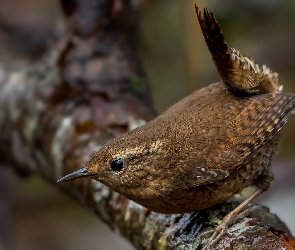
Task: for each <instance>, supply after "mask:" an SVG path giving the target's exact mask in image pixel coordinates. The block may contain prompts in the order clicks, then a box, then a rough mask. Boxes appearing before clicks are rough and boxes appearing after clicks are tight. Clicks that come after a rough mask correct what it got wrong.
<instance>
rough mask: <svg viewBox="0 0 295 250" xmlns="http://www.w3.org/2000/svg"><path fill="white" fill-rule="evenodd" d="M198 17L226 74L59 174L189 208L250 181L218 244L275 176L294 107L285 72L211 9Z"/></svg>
mask: <svg viewBox="0 0 295 250" xmlns="http://www.w3.org/2000/svg"><path fill="white" fill-rule="evenodd" d="M196 12H197V17H198V20H199V23H200V26H201V30H202V33H203V35H204V37H205V41H206V43H207V45H208V48H209V51H210V52H211V54H212V57H213V61H214V63H215V65H216V67H217V70H218V72H219V74H220V77H221V79H222V80H221V81H219V82H217V83H213V84H211V85H209V86H207V87H204V88H202V89H200V90H198V91H196V92H194V93H193V94H191V95H189V96H187V97H185V98H184V99H182V100H180V101H179V102H178V103H176V104H174V105H173V106H172V107H170V108H169V109H168V110H167V111H165V112H164V113H163V114H161V115H159V116H158V117H156V118H155V119H154V120H152V121H150V122H148V123H147V124H145V125H143V126H141V127H138V128H136V129H134V130H132V131H130V132H128V133H125V134H123V135H121V136H119V137H117V138H115V139H113V140H110V141H109V142H107V143H106V144H105V145H104V146H102V147H101V148H100V149H99V150H98V151H97V152H96V153H95V154H94V156H93V157H92V158H91V159H90V160H89V161H88V162H87V163H86V164H85V167H84V168H82V169H80V170H78V171H76V172H74V173H71V174H69V175H67V176H65V177H63V178H61V179H60V180H59V181H65V180H71V179H75V178H81V177H90V178H92V179H94V180H97V181H100V182H101V183H103V184H105V185H106V186H108V187H110V188H111V189H113V190H114V191H116V192H118V193H121V194H122V195H124V196H126V197H127V198H128V199H131V200H133V201H135V202H137V203H139V204H141V205H143V206H144V207H146V208H148V209H150V210H152V211H155V212H159V213H167V214H174V213H188V212H192V211H196V210H202V209H206V208H209V207H211V206H213V205H216V204H218V203H222V202H224V201H226V200H227V199H229V198H230V197H232V196H233V195H235V194H237V193H239V192H241V191H242V190H243V189H244V188H246V187H248V186H255V187H256V190H255V191H254V193H253V194H252V195H251V196H250V197H249V198H247V199H246V200H245V201H244V202H243V203H241V205H239V206H238V207H237V208H236V209H234V210H233V211H232V212H230V213H229V214H228V215H227V216H226V217H225V218H224V219H223V222H222V224H221V225H220V226H218V227H217V229H216V230H215V232H214V234H213V236H212V237H211V239H210V245H208V246H209V247H210V246H212V244H214V243H215V242H217V240H218V239H219V238H220V237H221V235H222V234H223V233H224V229H225V228H226V227H227V226H228V225H229V224H230V223H231V222H232V220H233V219H234V217H235V216H236V215H238V214H239V213H240V212H241V211H242V210H243V209H244V208H245V207H246V206H247V205H248V204H249V203H250V202H251V201H252V200H253V199H255V198H256V197H257V196H259V195H260V194H261V193H262V192H264V191H266V190H267V189H268V188H269V186H270V183H271V182H272V180H273V174H272V170H271V168H270V165H271V160H272V158H273V156H274V155H275V154H276V153H277V151H278V143H279V139H280V130H281V129H282V127H283V125H284V124H285V123H286V122H287V120H288V118H289V117H290V116H291V115H292V114H293V113H294V111H295V95H294V94H290V93H282V92H281V91H282V86H279V84H278V74H277V73H275V72H273V71H271V70H270V69H269V68H268V67H266V66H265V65H263V66H262V67H260V66H258V65H257V64H256V63H255V62H254V61H253V60H252V59H250V58H248V57H245V56H243V55H242V54H241V53H240V52H239V51H238V50H236V49H229V48H228V46H227V44H226V42H225V39H224V36H223V33H222V31H221V29H220V27H219V25H218V23H217V21H216V19H215V17H214V15H213V13H212V12H211V11H208V10H207V9H204V11H203V12H199V11H198V8H197V7H196Z"/></svg>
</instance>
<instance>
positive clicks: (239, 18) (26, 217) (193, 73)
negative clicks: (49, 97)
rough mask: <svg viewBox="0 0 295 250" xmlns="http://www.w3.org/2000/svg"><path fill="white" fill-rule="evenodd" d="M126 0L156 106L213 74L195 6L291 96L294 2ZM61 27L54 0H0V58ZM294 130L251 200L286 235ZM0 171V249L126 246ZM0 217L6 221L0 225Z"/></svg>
mask: <svg viewBox="0 0 295 250" xmlns="http://www.w3.org/2000/svg"><path fill="white" fill-rule="evenodd" d="M132 2H133V3H134V5H135V6H136V7H137V11H138V16H139V18H140V20H139V22H138V26H137V31H136V40H137V44H138V48H139V53H140V56H141V58H142V61H143V65H144V69H145V71H146V73H147V77H148V79H149V81H150V84H151V89H152V93H153V99H154V104H155V107H156V109H157V111H158V112H159V113H161V112H162V111H164V110H165V109H166V108H168V107H169V106H171V105H172V104H173V103H175V102H176V101H178V100H180V99H181V98H183V97H184V96H186V95H188V94H189V93H191V92H192V91H194V90H197V89H199V88H201V87H203V86H206V85H208V84H210V83H212V82H215V81H218V80H219V77H218V74H217V71H216V69H215V67H214V64H213V62H212V60H211V56H210V54H209V52H208V51H207V47H206V45H205V42H204V39H203V37H202V35H201V31H200V28H199V24H198V22H197V19H196V15H195V9H194V4H195V3H196V4H197V5H198V6H199V7H206V6H207V7H209V8H212V9H213V11H214V14H215V16H216V17H217V20H218V22H219V24H220V26H221V28H222V30H223V33H224V35H225V37H226V39H227V42H228V44H229V46H230V47H236V48H238V49H239V50H240V51H241V52H242V53H243V54H244V55H246V56H248V57H253V58H255V60H256V62H257V63H259V64H260V65H261V64H266V65H268V66H269V67H270V68H271V69H273V70H274V71H276V72H278V73H279V74H280V84H283V85H284V91H286V92H293V93H295V84H294V83H293V82H294V79H295V2H294V1H288V0H260V1H256V0H236V1H230V0H219V1H213V0H207V1H205V0H204V1H200V0H185V1H180V0H157V1H156V0H133V1H132ZM61 24H62V17H61V12H60V10H59V1H58V0H51V1H46V0H22V1H18V0H1V6H0V65H1V66H5V67H9V68H19V67H21V66H22V65H24V64H25V61H27V60H31V61H32V62H35V61H36V60H37V59H38V58H40V56H41V55H42V53H43V52H44V51H46V48H47V46H48V44H50V41H51V40H52V39H53V38H54V33H55V32H56V30H57V29H58V27H59V26H60V25H61ZM11 61H13V62H14V63H13V64H11V63H9V62H11ZM0 77H1V72H0ZM0 112H1V108H0ZM294 127H295V117H293V118H291V119H290V121H289V122H288V123H287V125H286V126H285V128H284V129H283V139H282V143H281V150H280V154H279V156H278V157H277V158H276V160H275V161H274V163H273V169H274V172H275V181H274V183H273V185H272V187H271V188H270V190H269V191H268V192H266V193H265V194H263V195H262V196H261V197H260V198H259V199H258V200H257V202H260V203H262V204H265V205H266V206H268V207H269V208H270V210H271V211H272V212H274V213H276V214H278V216H279V217H280V218H281V219H282V220H283V221H285V222H286V224H287V226H288V227H289V229H290V230H291V232H292V233H293V235H294V234H295V216H294V212H293V211H294V207H295V178H294V177H295V129H294ZM0 171H1V172H0V184H1V180H2V181H3V180H7V179H9V182H8V183H7V182H4V181H3V182H2V184H1V188H0V249H4V250H6V249H5V248H4V247H3V245H5V244H4V243H5V242H7V241H10V242H12V245H13V246H14V248H12V249H21V250H26V249H30V250H35V249H43V250H44V249H45V250H46V249H48V250H49V249H71V250H76V249H77V250H78V249H89V250H92V249H93V250H94V249H96V250H97V249H126V250H127V249H133V248H132V246H131V245H130V244H129V243H128V242H126V241H124V240H123V239H121V238H120V237H118V236H116V235H115V234H114V233H113V232H111V231H110V230H109V229H108V228H107V227H106V226H105V225H103V224H102V223H101V222H100V221H99V220H98V219H97V218H96V217H95V216H93V215H92V214H90V213H88V212H87V211H85V210H84V209H83V208H81V207H80V206H79V205H77V204H76V203H75V202H74V201H72V200H71V199H70V198H68V197H67V196H66V195H65V194H62V193H61V192H60V191H59V190H58V189H57V188H56V187H55V186H54V185H51V184H50V183H47V182H46V181H44V180H42V179H41V178H40V177H39V176H32V177H30V178H27V179H19V178H18V177H17V176H15V175H14V174H13V173H12V172H11V171H10V170H9V169H8V168H7V169H6V168H0ZM4 183H6V184H4ZM3 185H7V186H6V187H3ZM5 190H8V192H7V191H5ZM196 198H197V197H196ZM1 224H2V225H4V224H5V225H8V228H7V226H6V227H5V230H4V226H2V227H1ZM9 229H10V231H9Z"/></svg>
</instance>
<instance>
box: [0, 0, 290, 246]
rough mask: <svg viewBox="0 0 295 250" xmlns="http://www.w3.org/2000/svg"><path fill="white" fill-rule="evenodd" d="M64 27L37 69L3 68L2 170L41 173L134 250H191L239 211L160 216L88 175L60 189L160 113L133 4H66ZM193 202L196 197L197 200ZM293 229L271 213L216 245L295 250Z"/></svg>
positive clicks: (260, 213) (95, 0)
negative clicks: (114, 141)
mask: <svg viewBox="0 0 295 250" xmlns="http://www.w3.org/2000/svg"><path fill="white" fill-rule="evenodd" d="M61 7H62V9H63V11H64V15H65V22H66V30H65V32H64V33H63V34H62V35H61V36H60V37H59V39H58V40H57V41H56V43H55V44H54V45H53V46H52V47H51V48H50V50H49V51H48V53H47V54H46V55H45V56H44V57H43V59H42V60H39V61H38V63H37V64H33V65H28V66H27V67H26V68H24V69H22V70H18V71H14V72H8V71H3V74H4V75H3V77H2V78H1V81H0V106H1V112H0V163H1V164H0V166H2V165H8V166H10V167H13V168H14V169H15V170H16V172H17V173H18V174H20V175H23V176H26V175H29V174H31V173H39V174H40V175H42V176H43V177H44V178H46V179H47V180H48V181H50V182H52V184H53V185H58V186H59V187H60V188H61V189H62V190H64V191H65V192H67V193H68V194H69V195H72V196H74V197H75V199H76V200H77V201H78V202H79V203H80V204H82V205H83V206H85V207H87V208H89V209H91V210H92V211H93V212H94V213H95V214H96V215H97V216H98V217H99V218H100V219H102V220H103V221H104V222H106V223H107V224H108V225H109V226H110V227H111V228H112V229H113V230H115V231H116V232H119V233H120V234H122V235H123V236H124V237H126V238H127V239H128V240H129V241H130V242H131V243H132V244H133V245H134V246H135V247H136V248H138V249H195V248H198V246H199V245H200V243H204V242H200V241H199V242H196V241H195V239H196V237H197V235H198V234H199V233H200V232H201V231H204V230H206V229H208V228H210V227H212V226H215V225H216V224H217V223H218V222H219V221H220V219H221V218H222V217H223V216H224V215H225V214H226V213H227V212H228V211H230V210H231V209H232V208H233V207H234V206H236V205H237V202H238V200H236V199H233V200H232V201H230V202H226V203H224V204H222V205H218V206H215V207H214V208H211V209H208V210H205V211H198V212H194V213H190V214H184V215H163V214H157V213H154V212H151V211H148V210H147V209H145V208H143V207H141V206H139V205H137V204H136V203H134V202H132V201H129V200H127V199H126V198H125V197H123V196H121V195H119V194H118V193H115V192H113V191H111V190H110V189H109V188H107V187H106V186H104V185H102V184H101V183H99V182H96V181H91V180H88V179H81V180H75V181H71V182H67V183H63V184H57V183H56V180H58V179H59V178H60V177H62V176H63V175H65V174H67V173H70V172H72V171H74V170H77V169H79V168H81V167H83V164H84V162H85V161H86V160H88V159H89V157H90V156H91V155H92V153H94V151H96V150H97V149H98V148H99V146H100V145H102V144H103V143H104V142H106V141H107V140H108V139H110V138H112V137H114V136H116V135H118V134H121V133H123V132H126V131H128V130H129V129H132V128H133V127H135V126H138V125H140V124H142V123H143V122H144V121H148V120H150V119H152V118H153V117H154V116H155V111H154V109H153V106H152V103H151V97H150V92H149V88H148V85H147V81H146V77H145V75H144V73H143V71H142V68H141V64H140V61H139V59H138V57H137V54H136V47H135V45H134V43H133V40H132V34H133V25H134V21H135V20H136V19H135V17H134V16H135V15H134V10H133V9H132V6H131V4H130V1H127V0H126V1H124V0H112V1H109V0H61ZM196 198H197V197H196ZM294 245H295V244H294V242H292V239H291V237H290V233H289V232H288V229H287V228H286V227H285V226H284V224H283V223H281V222H280V220H279V219H278V218H277V217H276V216H275V215H272V214H270V213H269V212H268V210H267V209H266V208H262V207H260V209H253V213H251V214H250V215H247V216H246V217H245V218H242V219H240V220H239V221H238V222H236V223H235V224H234V225H232V226H231V227H230V228H229V231H228V234H226V235H225V236H224V237H223V238H222V239H221V240H220V242H219V243H218V246H216V249H226V248H228V249H229V248H234V247H240V248H241V249H249V248H251V249H270V248H272V249H279V248H280V249H287V247H290V248H289V249H292V248H291V247H292V246H294Z"/></svg>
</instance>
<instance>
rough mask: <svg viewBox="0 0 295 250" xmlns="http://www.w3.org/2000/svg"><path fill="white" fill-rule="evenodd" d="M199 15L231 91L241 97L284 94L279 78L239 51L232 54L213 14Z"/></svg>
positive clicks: (204, 31)
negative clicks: (281, 92)
mask: <svg viewBox="0 0 295 250" xmlns="http://www.w3.org/2000/svg"><path fill="white" fill-rule="evenodd" d="M195 7H196V12H197V16H198V20H199V23H200V26H201V29H202V33H203V35H204V38H205V41H206V43H207V46H208V48H209V51H210V53H211V55H212V57H213V61H214V63H215V65H216V68H217V70H218V72H219V75H220V77H221V79H222V80H223V82H224V83H225V84H226V86H227V88H228V89H229V90H231V91H232V92H233V93H234V94H236V95H239V96H250V95H259V94H265V93H275V92H280V91H281V90H282V86H279V85H278V74H277V73H276V72H273V71H271V70H270V69H269V68H268V67H266V66H265V65H263V66H262V67H259V66H258V64H256V63H255V62H254V60H253V59H251V58H248V57H246V56H243V55H242V54H241V53H240V52H239V51H238V50H237V49H231V50H229V48H228V46H227V43H226V41H225V38H224V36H223V33H222V31H221V29H220V27H219V25H218V23H217V21H216V19H215V17H214V15H213V13H212V12H211V11H208V10H207V9H206V8H205V9H204V12H203V13H202V12H201V11H200V12H199V11H198V7H197V6H195Z"/></svg>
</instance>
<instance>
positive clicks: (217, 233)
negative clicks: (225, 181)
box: [198, 188, 264, 250]
mask: <svg viewBox="0 0 295 250" xmlns="http://www.w3.org/2000/svg"><path fill="white" fill-rule="evenodd" d="M263 192H264V190H263V189H260V188H258V189H256V191H255V192H254V193H253V194H252V195H251V196H250V197H248V198H247V199H246V200H244V201H243V202H242V203H241V204H240V205H239V206H237V207H236V208H235V209H234V210H232V211H231V212H230V213H228V214H227V215H226V216H225V217H224V218H223V219H222V222H221V223H220V225H218V226H217V227H216V228H215V229H214V230H209V231H206V232H204V233H202V234H200V235H199V236H198V239H201V238H202V237H204V236H205V235H207V234H211V233H213V234H212V236H211V237H210V239H209V240H208V241H207V243H206V245H205V246H204V247H203V248H202V250H208V249H210V248H211V247H212V246H213V245H214V244H216V243H217V242H218V241H219V240H220V239H221V237H222V236H223V235H224V234H225V232H226V229H227V228H228V227H229V225H231V224H232V222H233V221H234V219H235V218H236V216H238V215H239V214H240V213H241V212H242V211H243V209H244V208H245V207H246V206H247V205H248V204H249V203H250V202H252V201H253V200H254V199H255V198H257V197H258V196H259V195H260V194H262V193H263Z"/></svg>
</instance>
